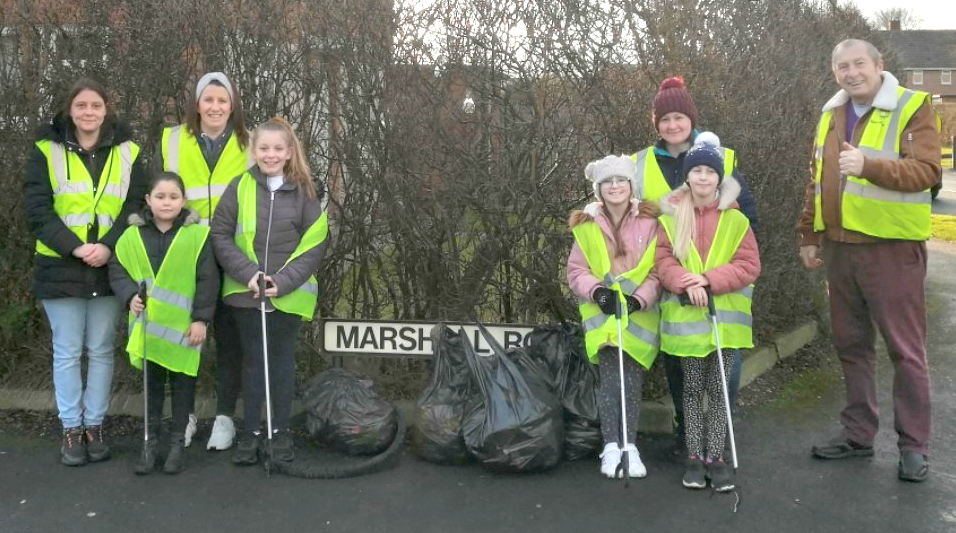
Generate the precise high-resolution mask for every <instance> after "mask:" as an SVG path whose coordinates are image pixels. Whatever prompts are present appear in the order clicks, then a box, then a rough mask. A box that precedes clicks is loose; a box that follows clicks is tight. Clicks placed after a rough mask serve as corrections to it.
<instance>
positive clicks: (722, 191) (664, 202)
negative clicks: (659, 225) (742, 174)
mask: <svg viewBox="0 0 956 533" xmlns="http://www.w3.org/2000/svg"><path fill="white" fill-rule="evenodd" d="M717 192H718V194H717V197H718V198H719V201H718V202H717V209H718V210H720V211H726V210H727V209H731V208H735V207H737V197H739V196H740V182H738V181H737V179H736V178H734V177H733V176H724V180H723V181H722V182H720V186H718V187H717ZM688 193H690V186H688V185H687V182H684V184H683V185H681V186H680V187H678V188H676V189H674V190H673V191H671V192H669V193H667V195H665V196H664V197H663V198H661V201H660V210H661V213H662V214H665V215H673V214H674V213H675V212H676V211H677V205H678V204H680V201H681V199H683V198H684V195H685V194H688Z"/></svg>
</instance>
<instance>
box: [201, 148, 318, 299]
mask: <svg viewBox="0 0 956 533" xmlns="http://www.w3.org/2000/svg"><path fill="white" fill-rule="evenodd" d="M249 173H250V174H251V175H252V177H253V178H255V180H256V187H257V193H258V194H257V195H256V237H255V240H254V241H253V247H254V248H255V251H256V257H257V258H258V259H259V264H258V265H257V264H255V263H253V262H252V261H250V260H249V258H248V257H246V256H245V254H243V253H242V252H241V251H240V250H239V248H238V247H237V246H236V241H235V231H236V218H237V216H238V211H239V209H238V201H237V191H238V188H239V181H240V180H239V179H235V180H233V181H232V183H230V184H229V187H228V188H227V189H226V192H225V193H223V195H222V199H221V200H220V201H219V206H218V207H216V214H215V216H213V217H212V225H211V227H210V229H211V231H212V233H211V235H210V236H211V238H212V243H213V246H214V247H215V249H216V259H217V260H218V261H219V264H220V265H221V266H222V269H223V270H224V271H225V272H226V274H228V275H229V276H231V277H232V278H233V279H235V280H236V281H239V282H240V283H242V284H246V283H248V282H249V280H250V279H252V278H253V276H255V275H256V272H258V271H260V270H262V271H263V272H265V273H266V274H268V275H270V276H272V279H273V281H275V284H276V286H277V287H278V288H279V296H285V295H286V294H289V293H290V292H292V291H294V290H295V289H298V288H299V287H301V286H302V284H303V283H305V282H306V281H307V280H308V279H309V276H311V275H312V274H314V273H315V271H316V270H318V268H319V262H320V261H321V259H322V256H323V254H324V253H325V246H326V244H327V243H328V239H326V240H325V241H324V242H323V243H322V244H320V245H319V246H317V247H315V248H313V249H311V250H309V251H308V252H306V253H304V254H302V255H300V256H299V257H297V258H295V260H293V261H291V262H290V263H289V264H288V265H286V264H285V262H286V261H287V260H288V259H289V257H290V256H291V255H292V252H293V251H295V249H296V247H297V246H298V245H299V241H300V240H301V239H302V235H304V234H305V232H306V230H308V229H309V227H310V226H312V224H313V223H314V222H315V221H316V220H318V219H319V216H321V215H322V207H321V204H320V198H316V199H314V200H312V199H309V198H308V197H307V196H306V195H305V193H303V192H302V191H301V190H300V189H299V187H298V186H296V185H294V184H292V183H288V182H286V183H283V184H282V186H281V187H279V189H278V190H276V191H275V194H274V195H273V194H272V193H271V192H270V191H269V186H268V184H267V181H266V177H265V176H263V175H262V173H261V172H259V167H257V166H255V165H253V166H252V167H251V168H250V169H249ZM273 197H274V199H273ZM270 207H271V209H270ZM270 213H271V215H272V220H271V222H270V220H269V215H270ZM270 228H271V230H270ZM266 243H268V246H267V244H266ZM224 301H225V302H226V304H228V305H231V306H233V307H252V308H255V307H259V300H256V299H254V298H253V297H252V292H243V293H239V294H232V295H229V296H227V297H226V298H225V300H224ZM267 302H268V300H267Z"/></svg>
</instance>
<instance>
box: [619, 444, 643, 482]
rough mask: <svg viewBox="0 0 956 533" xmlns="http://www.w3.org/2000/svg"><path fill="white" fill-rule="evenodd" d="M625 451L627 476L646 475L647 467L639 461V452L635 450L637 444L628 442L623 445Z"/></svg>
mask: <svg viewBox="0 0 956 533" xmlns="http://www.w3.org/2000/svg"><path fill="white" fill-rule="evenodd" d="M624 451H626V452H627V475H628V477H646V476H647V468H646V467H645V466H644V463H642V462H641V454H640V453H639V452H638V451H637V446H635V445H633V444H631V443H628V445H627V446H625V447H624Z"/></svg>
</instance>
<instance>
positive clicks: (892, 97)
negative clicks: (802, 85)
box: [823, 70, 900, 113]
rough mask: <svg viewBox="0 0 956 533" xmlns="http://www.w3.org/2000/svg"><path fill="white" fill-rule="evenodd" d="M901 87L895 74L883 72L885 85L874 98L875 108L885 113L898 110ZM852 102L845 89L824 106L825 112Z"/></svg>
mask: <svg viewBox="0 0 956 533" xmlns="http://www.w3.org/2000/svg"><path fill="white" fill-rule="evenodd" d="M899 87H900V81H899V80H897V79H896V76H894V75H893V74H891V73H889V72H887V71H885V70H884V71H883V85H882V86H880V90H879V91H877V93H876V96H875V97H874V98H873V104H872V105H873V107H875V108H877V109H883V110H885V111H893V110H894V109H896V105H897V104H898V103H899V100H900V98H899V95H898V94H897V93H898V92H899V91H898V89H899ZM849 101H850V93H848V92H846V91H845V90H844V89H840V90H839V91H837V93H836V94H835V95H833V98H830V100H828V101H827V103H826V104H823V112H824V113H826V112H827V111H832V110H833V109H836V108H838V107H840V106H842V105H844V104H846V103H847V102H849Z"/></svg>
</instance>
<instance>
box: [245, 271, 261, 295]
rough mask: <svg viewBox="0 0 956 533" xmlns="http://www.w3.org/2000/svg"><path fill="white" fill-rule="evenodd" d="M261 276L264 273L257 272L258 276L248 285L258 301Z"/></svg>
mask: <svg viewBox="0 0 956 533" xmlns="http://www.w3.org/2000/svg"><path fill="white" fill-rule="evenodd" d="M260 274H262V272H256V275H255V276H252V279H250V280H249V282H248V283H246V287H249V290H250V291H252V297H253V298H256V299H258V298H259V275H260Z"/></svg>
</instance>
